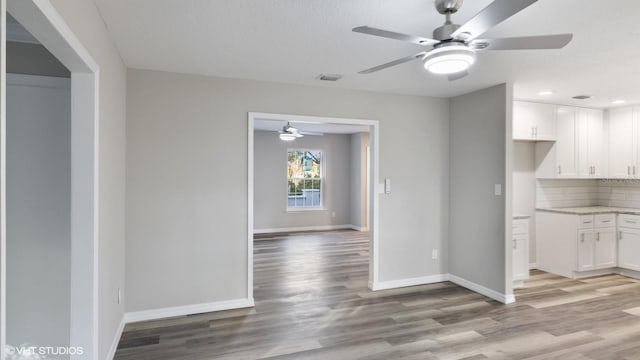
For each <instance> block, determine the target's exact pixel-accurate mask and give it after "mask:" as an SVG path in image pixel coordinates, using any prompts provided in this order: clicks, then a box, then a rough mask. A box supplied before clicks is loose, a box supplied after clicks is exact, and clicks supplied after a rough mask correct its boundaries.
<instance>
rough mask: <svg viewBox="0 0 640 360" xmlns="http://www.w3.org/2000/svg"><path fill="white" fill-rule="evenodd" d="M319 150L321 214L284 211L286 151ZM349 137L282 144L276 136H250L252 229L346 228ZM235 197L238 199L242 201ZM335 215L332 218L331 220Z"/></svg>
mask: <svg viewBox="0 0 640 360" xmlns="http://www.w3.org/2000/svg"><path fill="white" fill-rule="evenodd" d="M288 149H311V150H322V151H323V157H324V158H323V159H322V161H323V162H324V169H323V171H324V174H323V177H324V179H325V181H324V185H323V186H324V188H323V192H324V193H323V207H324V210H304V211H289V212H288V211H287V150H288ZM350 151H351V136H350V135H347V134H325V135H323V136H305V137H303V138H299V139H296V140H295V141H294V142H285V141H282V140H280V139H279V138H278V133H274V132H266V131H256V132H255V134H254V182H253V184H254V201H253V202H254V229H255V230H256V231H258V232H260V231H264V230H269V229H283V228H296V227H298V228H299V227H303V228H304V227H314V226H330V225H349V224H350V218H349V216H350V204H349V200H350V198H349V186H350V175H351V174H350V158H351V156H350V155H349V152H350ZM242 198H243V197H242V196H239V199H242ZM332 213H335V217H332Z"/></svg>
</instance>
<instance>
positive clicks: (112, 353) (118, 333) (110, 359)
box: [107, 315, 125, 360]
mask: <svg viewBox="0 0 640 360" xmlns="http://www.w3.org/2000/svg"><path fill="white" fill-rule="evenodd" d="M124 325H125V322H124V315H123V316H122V319H120V325H118V329H117V330H116V335H115V337H114V338H113V341H112V342H111V347H110V348H109V352H108V353H107V360H113V358H114V357H115V356H116V350H117V349H118V343H120V337H121V336H122V332H123V331H124Z"/></svg>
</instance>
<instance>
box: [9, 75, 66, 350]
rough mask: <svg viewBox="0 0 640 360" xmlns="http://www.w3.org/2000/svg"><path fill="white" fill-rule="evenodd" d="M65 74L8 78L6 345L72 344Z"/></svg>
mask: <svg viewBox="0 0 640 360" xmlns="http://www.w3.org/2000/svg"><path fill="white" fill-rule="evenodd" d="M69 89H70V81H69V79H62V78H48V77H41V76H26V75H9V76H8V78H7V98H6V99H7V224H8V225H7V253H8V254H9V256H8V257H7V344H9V345H13V346H20V345H22V344H30V345H32V346H69V336H70V335H69V328H70V323H69V322H70V292H71V234H70V231H71V94H70V90H69Z"/></svg>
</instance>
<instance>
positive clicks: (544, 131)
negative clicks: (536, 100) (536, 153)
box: [533, 104, 557, 141]
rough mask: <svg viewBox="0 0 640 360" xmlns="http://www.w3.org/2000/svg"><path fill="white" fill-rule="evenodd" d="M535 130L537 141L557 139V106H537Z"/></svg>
mask: <svg viewBox="0 0 640 360" xmlns="http://www.w3.org/2000/svg"><path fill="white" fill-rule="evenodd" d="M534 112H535V115H536V116H535V117H534V119H533V127H534V128H535V134H536V140H545V141H553V140H556V139H557V124H556V117H555V106H554V105H551V104H535V107H534Z"/></svg>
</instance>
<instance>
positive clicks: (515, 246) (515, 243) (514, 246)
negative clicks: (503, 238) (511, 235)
mask: <svg viewBox="0 0 640 360" xmlns="http://www.w3.org/2000/svg"><path fill="white" fill-rule="evenodd" d="M513 248H514V249H517V248H518V242H517V241H516V239H513Z"/></svg>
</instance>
